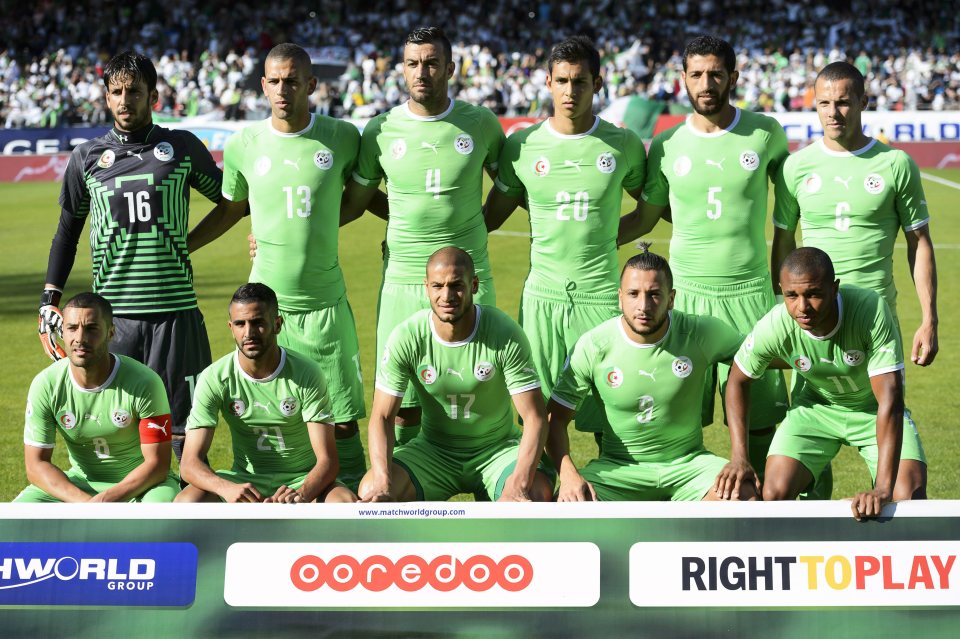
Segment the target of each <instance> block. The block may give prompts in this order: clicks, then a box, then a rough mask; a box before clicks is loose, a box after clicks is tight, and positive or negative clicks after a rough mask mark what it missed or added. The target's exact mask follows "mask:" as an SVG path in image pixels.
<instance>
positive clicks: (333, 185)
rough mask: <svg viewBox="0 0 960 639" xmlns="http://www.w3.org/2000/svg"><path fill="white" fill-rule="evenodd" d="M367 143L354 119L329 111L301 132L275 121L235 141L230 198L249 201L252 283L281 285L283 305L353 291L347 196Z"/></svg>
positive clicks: (318, 301) (324, 302) (226, 190)
mask: <svg viewBox="0 0 960 639" xmlns="http://www.w3.org/2000/svg"><path fill="white" fill-rule="evenodd" d="M359 149H360V133H359V132H358V131H357V128H356V127H355V126H354V125H353V124H351V123H349V122H345V121H343V120H335V119H333V118H328V117H326V116H323V115H313V116H311V118H310V124H309V125H308V126H307V128H305V129H304V130H302V131H298V132H297V133H281V132H280V131H277V130H276V129H274V128H273V126H272V125H271V124H270V120H269V119H267V120H264V121H262V122H257V123H255V124H252V125H250V126H248V127H246V128H245V129H243V130H242V131H240V132H239V133H237V134H236V135H233V136H231V137H230V138H229V139H228V140H227V145H226V148H225V149H224V151H223V169H224V175H223V196H224V197H226V198H227V199H229V200H231V201H234V202H236V201H239V200H246V199H249V201H250V218H251V224H252V227H253V235H254V237H256V238H257V256H256V258H254V261H253V271H252V272H251V273H250V281H251V282H263V283H264V284H267V285H268V286H270V288H272V289H273V290H274V291H276V293H277V299H278V301H279V302H280V307H281V308H283V309H286V310H293V311H309V310H315V309H318V308H326V307H329V306H332V305H334V304H336V303H337V302H338V301H339V300H340V299H341V298H342V297H343V296H344V295H345V294H346V286H345V285H344V281H343V273H342V271H341V270H340V260H339V258H338V256H337V238H338V233H339V228H340V200H341V198H342V196H343V185H344V183H345V182H346V180H347V179H348V178H349V176H350V175H351V174H352V173H353V170H354V168H355V165H356V160H357V153H358V152H359Z"/></svg>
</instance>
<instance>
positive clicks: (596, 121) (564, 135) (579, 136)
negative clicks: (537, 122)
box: [544, 115, 600, 140]
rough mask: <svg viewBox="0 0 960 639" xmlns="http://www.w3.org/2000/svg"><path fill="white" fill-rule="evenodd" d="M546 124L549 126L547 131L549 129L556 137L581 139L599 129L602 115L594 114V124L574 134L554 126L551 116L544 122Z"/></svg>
mask: <svg viewBox="0 0 960 639" xmlns="http://www.w3.org/2000/svg"><path fill="white" fill-rule="evenodd" d="M544 126H545V127H547V131H549V132H550V134H551V135H553V136H554V137H556V138H560V139H561V140H580V139H582V138H585V137H587V136H588V135H590V134H591V133H593V132H594V131H596V130H597V127H598V126H600V116H597V115H595V116H593V126H591V127H590V128H589V129H587V130H586V131H584V132H583V133H573V134H568V133H560V132H559V131H557V130H556V129H555V128H553V125H552V124H550V118H547V119H546V121H545V122H544Z"/></svg>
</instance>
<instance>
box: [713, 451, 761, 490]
mask: <svg viewBox="0 0 960 639" xmlns="http://www.w3.org/2000/svg"><path fill="white" fill-rule="evenodd" d="M744 483H751V484H753V487H754V489H755V490H756V494H757V495H759V494H760V478H759V477H757V473H756V471H755V470H754V469H753V466H751V465H750V462H749V461H747V460H745V459H740V460H737V459H735V460H733V461H729V462H727V463H726V465H725V466H724V467H723V468H722V469H720V472H719V473H718V474H717V479H716V480H715V481H714V482H713V492H714V493H715V494H716V496H717V498H718V499H734V500H735V499H739V498H740V486H741V484H744Z"/></svg>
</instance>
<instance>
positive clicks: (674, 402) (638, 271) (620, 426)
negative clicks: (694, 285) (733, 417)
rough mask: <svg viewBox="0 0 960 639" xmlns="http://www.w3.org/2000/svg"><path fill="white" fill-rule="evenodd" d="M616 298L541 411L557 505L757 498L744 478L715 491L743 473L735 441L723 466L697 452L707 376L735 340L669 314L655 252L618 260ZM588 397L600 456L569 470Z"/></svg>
mask: <svg viewBox="0 0 960 639" xmlns="http://www.w3.org/2000/svg"><path fill="white" fill-rule="evenodd" d="M619 297H620V308H621V310H622V311H623V314H622V315H620V316H619V317H615V318H613V319H610V320H607V321H606V322H604V323H603V324H600V325H599V326H597V327H596V328H594V329H593V330H591V331H589V332H588V333H586V334H584V335H583V336H582V337H581V338H580V339H579V340H578V341H577V343H576V345H575V346H574V348H573V353H572V354H571V355H570V360H569V362H568V363H567V366H566V368H564V370H563V372H562V373H561V374H560V379H559V380H558V381H557V385H556V387H555V388H554V391H553V397H552V398H551V399H550V403H549V405H548V412H549V414H550V433H549V437H548V440H547V453H548V454H549V455H550V457H551V459H553V460H554V463H555V464H556V466H557V467H558V468H559V469H560V492H559V494H558V496H557V499H558V501H593V500H600V501H615V500H645V501H646V500H650V501H654V500H674V501H680V500H699V499H708V500H717V499H740V500H753V499H756V496H757V490H758V488H759V484H758V482H757V479H756V476H755V475H753V473H752V472H750V473H749V474H743V475H742V476H741V481H736V482H733V483H731V484H730V485H729V486H727V485H724V486H723V487H720V486H718V485H717V478H718V475H719V473H720V472H721V471H723V470H724V469H725V467H727V469H730V468H733V469H735V468H744V467H746V468H748V467H749V464H748V463H747V461H746V455H747V450H746V444H745V441H744V438H743V437H742V436H741V437H740V439H739V440H737V439H734V440H733V441H732V444H733V453H734V455H733V457H734V462H732V463H731V464H727V462H726V460H724V459H722V458H720V457H717V456H716V455H714V454H713V453H711V452H709V451H708V450H706V449H705V448H704V447H703V428H702V427H701V422H700V402H699V398H700V397H702V396H703V391H704V388H705V385H706V383H707V382H706V375H707V371H709V370H711V369H712V367H713V365H714V364H716V363H718V362H723V361H729V360H730V359H731V358H732V357H733V355H734V353H735V352H736V350H737V347H738V346H739V345H740V341H741V336H740V334H739V333H737V331H736V330H734V329H733V328H731V327H730V326H729V325H728V324H726V323H725V322H722V321H720V320H718V319H715V318H712V317H707V316H700V315H689V314H686V313H682V312H680V311H675V310H672V309H673V298H674V291H673V277H672V274H671V272H670V266H669V265H668V264H667V261H666V260H665V259H663V258H662V257H660V256H659V255H656V254H654V253H650V252H647V251H645V252H643V253H640V254H639V255H635V256H634V257H632V258H630V259H629V260H628V261H627V263H626V265H625V266H624V268H623V272H622V273H621V275H620V291H619ZM594 390H596V392H597V394H598V396H599V397H600V399H601V401H602V402H603V407H604V411H605V413H606V417H607V422H608V425H605V426H604V430H603V435H602V436H603V440H602V445H601V451H602V452H601V455H600V458H599V459H594V460H593V461H591V462H590V463H588V464H587V465H586V466H585V467H584V468H583V471H582V472H578V471H577V468H576V466H575V465H574V463H573V460H572V459H571V458H570V440H569V439H568V436H567V426H568V425H569V423H570V420H571V419H572V418H573V415H574V411H575V409H576V407H577V405H578V404H579V403H580V402H581V401H583V400H584V398H585V397H586V396H587V395H589V394H590V393H591V392H593V391H594ZM731 434H732V431H731Z"/></svg>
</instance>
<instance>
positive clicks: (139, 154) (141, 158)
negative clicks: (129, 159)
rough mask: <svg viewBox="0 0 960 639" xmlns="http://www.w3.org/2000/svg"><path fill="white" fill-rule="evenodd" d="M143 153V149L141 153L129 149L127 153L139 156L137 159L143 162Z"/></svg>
mask: <svg viewBox="0 0 960 639" xmlns="http://www.w3.org/2000/svg"><path fill="white" fill-rule="evenodd" d="M142 153H143V151H141V152H140V153H134V152H133V151H127V155H132V156H133V157H135V158H137V159H138V160H140V161H141V162H143V157H142V156H141V154H142Z"/></svg>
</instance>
